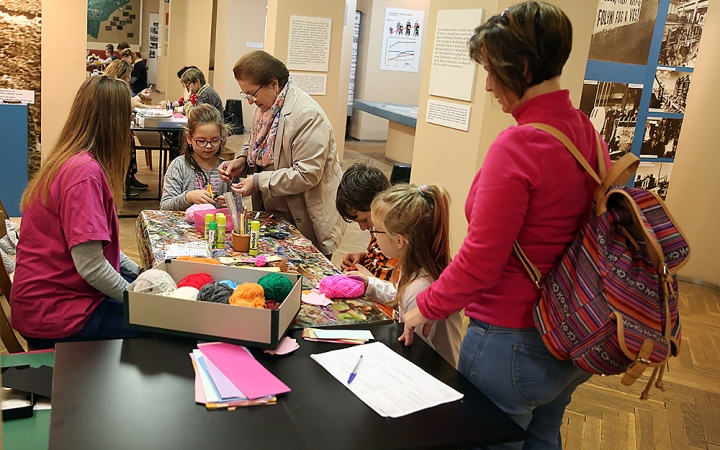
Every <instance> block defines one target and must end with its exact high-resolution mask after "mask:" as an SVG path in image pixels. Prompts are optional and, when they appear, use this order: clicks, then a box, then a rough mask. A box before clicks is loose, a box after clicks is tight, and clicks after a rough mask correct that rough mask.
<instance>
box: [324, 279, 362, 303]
mask: <svg viewBox="0 0 720 450" xmlns="http://www.w3.org/2000/svg"><path fill="white" fill-rule="evenodd" d="M319 290H320V292H322V293H323V294H325V296H326V297H328V298H358V297H362V296H363V294H364V293H365V283H363V280H362V278H360V277H355V276H345V275H332V276H330V277H326V278H323V279H322V280H320V286H319Z"/></svg>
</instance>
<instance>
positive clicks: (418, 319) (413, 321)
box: [398, 308, 435, 346]
mask: <svg viewBox="0 0 720 450" xmlns="http://www.w3.org/2000/svg"><path fill="white" fill-rule="evenodd" d="M403 321H404V322H405V331H404V332H403V334H402V336H400V337H399V338H398V341H400V342H404V343H405V346H408V345H410V344H412V342H413V336H414V335H415V327H418V326H420V325H422V326H423V327H422V334H423V336H425V337H427V336H428V335H429V334H430V329H431V328H432V326H433V324H434V323H435V321H434V320H430V319H427V318H425V317H424V316H423V315H422V313H421V312H420V309H418V308H415V309H411V310H410V311H408V312H406V313H405V316H404V317H403Z"/></svg>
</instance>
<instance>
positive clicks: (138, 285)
mask: <svg viewBox="0 0 720 450" xmlns="http://www.w3.org/2000/svg"><path fill="white" fill-rule="evenodd" d="M175 289H177V285H176V284H175V280H173V279H172V277H171V276H170V274H169V273H167V272H165V271H164V270H160V269H150V270H146V271H145V272H143V273H141V274H140V275H139V276H138V277H137V280H135V281H134V282H133V291H134V292H140V293H143V294H162V293H165V292H172V291H174V290H175Z"/></svg>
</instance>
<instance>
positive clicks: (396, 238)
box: [364, 184, 462, 367]
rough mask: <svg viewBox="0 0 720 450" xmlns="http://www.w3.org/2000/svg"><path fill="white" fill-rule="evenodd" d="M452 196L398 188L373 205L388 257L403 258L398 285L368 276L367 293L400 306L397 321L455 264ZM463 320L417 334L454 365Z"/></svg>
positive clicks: (435, 188)
mask: <svg viewBox="0 0 720 450" xmlns="http://www.w3.org/2000/svg"><path fill="white" fill-rule="evenodd" d="M449 207H450V197H449V195H448V193H447V191H446V190H445V189H444V188H443V187H442V186H440V185H437V184H431V185H422V186H415V185H414V184H398V185H395V186H393V187H391V188H390V189H388V190H386V191H384V192H381V193H380V194H378V195H377V196H376V197H375V199H374V200H373V202H372V206H371V213H372V221H373V229H372V230H370V233H371V234H372V235H373V236H374V237H375V238H376V239H377V242H378V245H379V246H380V249H381V250H382V252H383V254H384V255H386V256H388V257H391V258H399V260H400V262H399V264H398V265H397V267H395V269H394V271H393V281H391V282H389V281H383V280H380V279H379V278H373V277H364V279H365V280H366V294H367V295H368V296H369V297H371V298H373V299H375V300H377V301H379V302H381V303H391V304H392V303H394V304H396V311H397V317H396V318H397V319H398V320H399V321H401V322H402V321H403V318H404V316H405V314H406V313H407V312H408V311H411V310H414V309H415V308H417V304H416V301H415V297H416V296H417V294H418V293H420V292H421V291H423V290H424V289H425V288H427V287H428V286H430V284H431V283H432V282H433V281H434V280H436V279H437V278H438V277H439V276H440V274H441V273H442V271H443V270H445V268H446V267H447V266H448V264H450V235H449ZM461 327H462V317H461V315H460V313H459V312H456V313H455V314H451V315H450V316H448V317H447V318H445V319H442V320H438V321H436V322H434V323H433V324H432V325H431V326H430V327H428V328H429V331H428V330H426V331H428V333H427V334H423V333H422V332H421V330H418V335H419V336H420V337H421V338H422V339H424V340H425V341H426V342H427V343H428V344H430V346H432V347H433V348H434V349H435V350H436V351H437V352H438V353H439V354H440V355H441V356H442V357H443V358H445V360H446V361H448V362H449V363H450V364H452V365H453V367H455V366H456V365H457V360H458V353H459V350H460V341H461V340H462V337H461Z"/></svg>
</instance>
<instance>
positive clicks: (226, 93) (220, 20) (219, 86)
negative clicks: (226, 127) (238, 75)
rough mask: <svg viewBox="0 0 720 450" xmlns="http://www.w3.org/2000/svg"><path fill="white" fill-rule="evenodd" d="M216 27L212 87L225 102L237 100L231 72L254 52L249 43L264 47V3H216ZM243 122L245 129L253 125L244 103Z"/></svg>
mask: <svg viewBox="0 0 720 450" xmlns="http://www.w3.org/2000/svg"><path fill="white" fill-rule="evenodd" d="M217 6H218V11H217V22H216V23H217V26H216V30H217V31H216V34H215V79H214V83H213V87H214V88H215V90H216V91H217V92H218V94H220V98H222V99H223V102H225V101H226V100H227V99H240V95H239V94H240V88H239V87H238V84H237V81H235V76H233V72H232V69H233V67H234V66H235V63H236V62H237V61H238V60H239V59H240V57H242V56H243V55H245V54H247V53H250V52H251V51H254V50H258V49H257V48H253V47H248V43H261V44H262V43H263V42H264V40H265V16H266V15H267V0H243V1H242V2H239V1H237V0H218V5H217ZM242 108H243V122H244V125H245V128H246V129H249V128H250V126H251V123H252V114H253V110H254V109H255V107H254V106H250V105H248V103H247V101H245V100H243V106H242Z"/></svg>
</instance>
